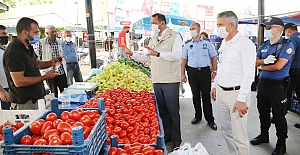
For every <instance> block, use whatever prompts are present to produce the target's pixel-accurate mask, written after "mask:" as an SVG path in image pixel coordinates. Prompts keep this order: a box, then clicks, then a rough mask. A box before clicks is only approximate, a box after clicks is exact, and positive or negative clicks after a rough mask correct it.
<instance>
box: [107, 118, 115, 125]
mask: <svg viewBox="0 0 300 155" xmlns="http://www.w3.org/2000/svg"><path fill="white" fill-rule="evenodd" d="M113 122H114V119H113V118H112V117H106V123H107V124H112V123H113Z"/></svg>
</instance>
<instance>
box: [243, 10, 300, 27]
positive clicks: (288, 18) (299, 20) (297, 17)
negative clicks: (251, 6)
mask: <svg viewBox="0 0 300 155" xmlns="http://www.w3.org/2000/svg"><path fill="white" fill-rule="evenodd" d="M274 17H278V18H280V19H281V20H282V21H283V22H284V23H294V24H296V25H298V26H300V11H299V12H297V13H293V14H290V15H285V16H274ZM268 18H269V17H265V18H264V22H267V20H268ZM257 23H258V18H251V19H243V20H239V24H257Z"/></svg>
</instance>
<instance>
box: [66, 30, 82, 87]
mask: <svg viewBox="0 0 300 155" xmlns="http://www.w3.org/2000/svg"><path fill="white" fill-rule="evenodd" d="M64 38H65V41H63V42H62V49H63V52H64V54H63V55H64V59H65V61H66V65H67V81H68V85H69V86H70V85H72V84H73V78H74V79H75V82H83V79H82V74H81V71H80V67H79V64H78V55H77V50H76V44H75V43H74V42H73V41H72V32H71V31H70V30H67V31H65V32H64Z"/></svg>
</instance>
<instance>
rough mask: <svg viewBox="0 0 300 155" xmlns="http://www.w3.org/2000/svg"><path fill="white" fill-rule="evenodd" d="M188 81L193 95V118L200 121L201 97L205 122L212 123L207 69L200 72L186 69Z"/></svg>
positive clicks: (209, 82) (209, 79)
mask: <svg viewBox="0 0 300 155" xmlns="http://www.w3.org/2000/svg"><path fill="white" fill-rule="evenodd" d="M187 74H188V80H189V84H190V87H191V90H192V94H193V104H194V108H195V112H196V113H195V118H198V119H202V107H201V96H200V92H201V94H202V101H203V112H204V117H205V120H206V121H207V122H208V123H210V122H214V117H213V111H212V104H211V100H210V90H211V73H210V69H209V67H207V68H203V69H201V70H197V69H192V68H189V67H188V68H187Z"/></svg>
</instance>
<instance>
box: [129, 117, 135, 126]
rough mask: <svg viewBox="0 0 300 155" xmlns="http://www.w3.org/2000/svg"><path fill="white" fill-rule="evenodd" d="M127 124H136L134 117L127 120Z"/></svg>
mask: <svg viewBox="0 0 300 155" xmlns="http://www.w3.org/2000/svg"><path fill="white" fill-rule="evenodd" d="M128 124H129V125H130V126H134V125H135V124H136V121H135V120H134V119H129V120H128Z"/></svg>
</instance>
